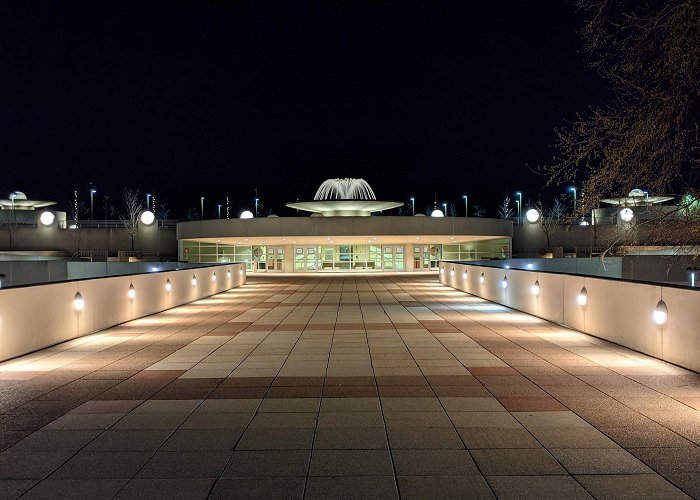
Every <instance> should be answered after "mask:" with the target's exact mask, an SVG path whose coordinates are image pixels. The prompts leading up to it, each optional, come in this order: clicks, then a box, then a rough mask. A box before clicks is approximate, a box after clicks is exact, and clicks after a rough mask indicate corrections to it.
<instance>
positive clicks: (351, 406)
mask: <svg viewBox="0 0 700 500" xmlns="http://www.w3.org/2000/svg"><path fill="white" fill-rule="evenodd" d="M381 409H382V408H381V405H380V403H379V398H378V397H373V398H364V397H360V398H355V397H351V398H325V397H324V398H323V399H321V413H323V412H327V411H381Z"/></svg>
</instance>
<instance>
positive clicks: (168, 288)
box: [165, 279, 173, 293]
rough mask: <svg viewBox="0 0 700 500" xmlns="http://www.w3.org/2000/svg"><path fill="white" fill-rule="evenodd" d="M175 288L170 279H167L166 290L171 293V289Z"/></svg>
mask: <svg viewBox="0 0 700 500" xmlns="http://www.w3.org/2000/svg"><path fill="white" fill-rule="evenodd" d="M172 289H173V284H172V283H170V280H169V279H168V280H165V291H166V292H168V293H170V291H171V290H172Z"/></svg>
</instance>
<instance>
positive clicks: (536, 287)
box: [530, 280, 540, 297]
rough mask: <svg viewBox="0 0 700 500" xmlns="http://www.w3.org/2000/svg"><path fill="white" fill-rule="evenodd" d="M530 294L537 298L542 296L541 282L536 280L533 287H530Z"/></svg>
mask: <svg viewBox="0 0 700 500" xmlns="http://www.w3.org/2000/svg"><path fill="white" fill-rule="evenodd" d="M530 293H531V294H532V295H534V296H535V297H537V296H539V294H540V282H539V280H536V281H535V282H534V283H533V284H532V286H531V287H530Z"/></svg>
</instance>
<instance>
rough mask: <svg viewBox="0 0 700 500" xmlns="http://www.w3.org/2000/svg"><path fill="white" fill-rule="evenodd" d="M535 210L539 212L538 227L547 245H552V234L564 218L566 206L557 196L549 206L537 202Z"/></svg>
mask: <svg viewBox="0 0 700 500" xmlns="http://www.w3.org/2000/svg"><path fill="white" fill-rule="evenodd" d="M536 208H537V210H538V211H539V212H540V216H541V219H540V229H541V230H542V232H543V233H544V236H545V238H546V239H547V247H551V246H552V241H551V240H552V235H553V234H554V233H555V231H556V230H557V228H558V227H560V226H561V225H562V222H563V221H564V220H565V218H566V206H565V205H564V204H563V203H562V202H561V200H560V199H559V198H555V199H554V203H552V206H551V207H549V208H545V207H544V205H542V203H541V202H540V203H537V206H536Z"/></svg>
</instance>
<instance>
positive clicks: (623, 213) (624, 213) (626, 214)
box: [620, 208, 634, 222]
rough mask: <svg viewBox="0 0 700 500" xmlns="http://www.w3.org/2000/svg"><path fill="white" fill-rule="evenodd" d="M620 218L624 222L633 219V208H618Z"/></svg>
mask: <svg viewBox="0 0 700 500" xmlns="http://www.w3.org/2000/svg"><path fill="white" fill-rule="evenodd" d="M620 219H622V220H623V221H625V222H630V221H631V220H632V219H634V210H632V209H631V208H623V209H622V210H620Z"/></svg>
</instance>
